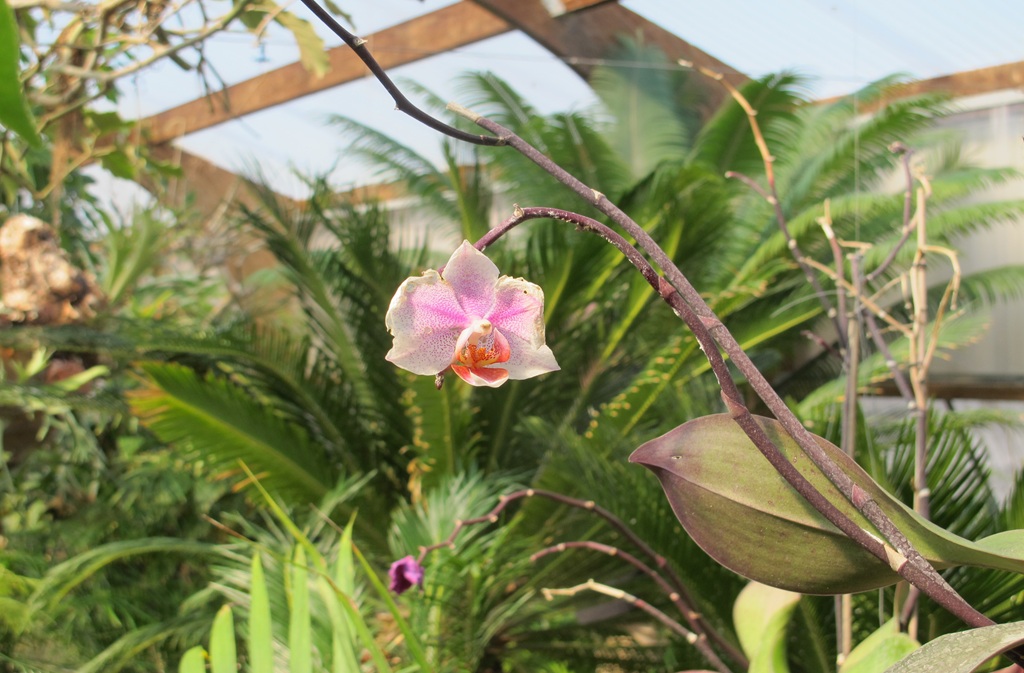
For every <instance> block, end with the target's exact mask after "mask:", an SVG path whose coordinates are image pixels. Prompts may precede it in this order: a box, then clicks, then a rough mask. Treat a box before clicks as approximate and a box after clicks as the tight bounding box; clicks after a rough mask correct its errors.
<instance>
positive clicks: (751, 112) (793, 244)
mask: <svg viewBox="0 0 1024 673" xmlns="http://www.w3.org/2000/svg"><path fill="white" fill-rule="evenodd" d="M679 64H680V65H682V66H684V67H687V68H692V67H694V65H693V64H692V63H690V62H689V61H679ZM696 70H697V72H699V73H701V74H702V75H704V76H706V77H708V78H710V79H712V80H714V81H716V82H718V83H719V84H721V85H722V86H723V87H724V88H725V90H726V91H728V92H729V95H730V96H732V98H733V100H735V101H736V103H737V104H738V105H739V106H740V107H741V108H742V109H743V112H744V113H745V114H746V115H747V121H748V123H749V124H750V132H751V133H752V134H753V136H754V144H755V145H757V151H758V152H759V153H760V154H761V161H762V162H763V163H764V176H765V181H766V182H767V183H768V189H767V190H763V189H757V190H756V191H757V193H758V194H760V195H761V196H762V197H763V198H764V199H765V200H766V201H767V202H768V204H769V205H771V206H772V208H773V209H774V211H775V220H776V223H777V224H778V226H779V231H781V232H782V235H783V236H785V238H786V245H787V246H788V247H789V250H790V252H791V253H793V258H794V259H795V260H796V263H797V264H798V265H799V266H800V270H801V271H803V272H804V277H806V278H807V282H808V283H810V285H811V287H812V288H813V289H814V294H815V295H816V296H817V297H818V301H819V302H821V305H822V306H823V307H824V309H825V313H826V315H828V317H829V318H830V319H831V320H832V321H833V323H834V324H835V328H836V335H837V339H838V340H839V345H840V348H841V349H845V348H846V331H845V330H844V329H842V327H841V325H840V324H839V321H838V313H837V311H836V309H835V307H834V306H832V302H831V301H829V298H828V295H827V294H826V293H825V289H824V288H823V287H822V286H821V283H820V282H819V281H818V277H817V276H816V275H815V274H814V272H813V271H811V267H810V265H808V263H807V260H808V257H807V256H806V255H804V253H803V250H801V249H800V245H799V244H798V243H797V241H796V239H795V238H794V237H793V235H792V234H791V233H790V231H789V225H788V224H787V222H786V214H785V213H783V212H782V202H781V201H780V200H779V192H778V189H777V188H776V185H775V157H774V156H773V155H772V153H771V151H770V150H769V149H768V141H767V140H765V137H764V133H762V132H761V125H760V124H759V123H758V121H757V110H755V109H754V106H752V105H751V104H750V101H748V100H747V97H746V96H744V95H743V93H742V92H740V90H739V89H737V88H736V87H735V86H733V84H732V83H731V82H730V81H729V80H727V79H726V78H725V76H724V75H723V74H722V73H720V72H715V71H714V70H711V69H710V68H705V67H703V66H700V67H697V68H696ZM726 177H737V178H740V179H741V180H743V182H745V183H746V184H748V185H750V186H754V185H756V184H757V183H756V182H755V181H754V180H751V179H750V178H746V179H744V178H745V177H746V176H741V174H740V173H731V174H730V173H726Z"/></svg>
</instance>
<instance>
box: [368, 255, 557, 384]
mask: <svg viewBox="0 0 1024 673" xmlns="http://www.w3.org/2000/svg"><path fill="white" fill-rule="evenodd" d="M441 268H442V270H441V272H438V271H434V270H429V271H426V272H425V273H424V274H423V275H421V276H415V277H413V278H408V279H406V280H405V282H403V283H402V285H401V286H400V287H399V288H398V291H397V292H396V293H395V296H394V298H393V299H392V300H391V305H390V307H389V308H388V312H387V316H386V318H385V324H386V325H387V328H388V330H389V331H390V332H391V334H392V336H393V337H394V343H393V346H392V348H391V351H390V352H389V353H388V355H387V359H388V360H389V361H390V362H393V363H395V364H396V365H398V366H399V367H402V368H403V369H407V370H409V371H411V372H413V373H416V374H422V375H428V376H437V375H438V374H441V373H443V372H445V371H447V370H448V369H449V368H451V371H453V372H454V373H455V374H456V375H457V376H459V378H461V379H463V380H464V381H466V382H467V383H469V384H471V385H476V386H488V387H497V386H500V385H502V384H503V383H504V382H505V381H507V380H509V379H526V378H530V377H533V376H538V375H540V374H544V373H547V372H551V371H556V370H557V369H558V363H557V362H556V361H555V357H554V354H553V353H552V352H551V349H550V348H549V347H548V346H547V345H546V344H545V339H544V292H543V290H541V288H540V287H538V286H537V285H535V284H533V283H530V282H528V281H526V280H523V279H522V278H510V277H509V276H499V274H498V268H497V267H496V266H495V265H494V263H493V262H492V261H491V260H490V259H488V258H487V257H486V256H485V255H484V254H483V253H481V252H480V251H478V250H477V249H476V248H474V247H473V246H472V245H471V244H470V243H469V242H468V241H466V242H464V243H463V244H462V245H461V246H459V248H458V249H456V251H455V252H454V253H453V254H452V256H451V258H450V259H449V260H448V263H447V264H445V265H444V266H443V267H441Z"/></svg>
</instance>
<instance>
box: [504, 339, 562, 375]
mask: <svg viewBox="0 0 1024 673" xmlns="http://www.w3.org/2000/svg"><path fill="white" fill-rule="evenodd" d="M506 338H507V339H508V345H509V350H510V351H511V356H510V357H509V359H508V361H507V362H502V363H501V366H502V367H504V368H505V369H507V370H508V377H509V378H510V379H513V380H517V379H529V378H533V377H534V376H540V375H541V374H547V373H548V372H557V371H558V370H559V369H561V367H559V366H558V362H556V361H555V354H554V353H552V352H551V349H550V348H548V347H547V346H545V345H544V344H543V343H542V344H541V345H540V346H535V345H534V344H532V343H530V342H528V341H526V340H524V339H521V338H520V337H519V336H517V335H515V334H509V335H508V337H506Z"/></svg>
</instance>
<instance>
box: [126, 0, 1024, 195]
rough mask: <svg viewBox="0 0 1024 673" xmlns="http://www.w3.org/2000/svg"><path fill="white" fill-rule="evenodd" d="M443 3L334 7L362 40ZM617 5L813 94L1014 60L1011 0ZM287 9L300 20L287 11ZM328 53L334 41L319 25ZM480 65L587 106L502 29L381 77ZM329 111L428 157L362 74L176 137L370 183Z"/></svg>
mask: <svg viewBox="0 0 1024 673" xmlns="http://www.w3.org/2000/svg"><path fill="white" fill-rule="evenodd" d="M454 2H455V0H426V1H425V2H419V1H418V0H339V4H340V5H341V7H342V8H343V9H345V10H346V11H348V12H349V13H350V14H351V15H352V18H353V20H354V23H355V31H356V32H357V34H362V35H366V34H369V33H372V32H375V31H378V30H381V29H383V28H387V27H388V26H391V25H395V24H397V23H400V22H402V21H404V20H407V19H410V18H413V17H415V16H417V15H419V14H423V13H426V12H430V11H434V10H437V9H439V8H441V7H443V6H445V5H449V4H453V3H454ZM623 4H624V5H625V6H626V7H628V8H630V9H632V10H633V11H635V12H637V13H639V14H641V15H642V16H644V17H646V18H648V19H650V20H651V21H653V22H655V23H657V24H659V25H661V26H662V27H663V28H665V29H667V30H670V31H672V32H674V33H676V34H677V35H679V36H680V37H682V38H683V39H685V40H687V41H689V42H691V43H692V44H694V45H696V46H698V47H700V48H701V49H703V50H704V51H706V52H708V53H710V54H712V55H714V56H715V57H717V58H719V59H720V60H722V61H724V62H726V63H728V64H730V65H732V66H733V67H735V68H737V69H739V70H740V71H742V72H745V73H746V74H748V75H751V76H755V77H756V76H759V75H763V74H766V73H769V72H774V71H778V70H782V69H794V70H797V71H799V72H800V73H802V74H805V75H808V76H811V77H812V78H814V84H813V93H814V95H815V96H818V97H828V96H834V95H839V94H843V93H848V92H851V91H853V90H855V89H857V88H859V87H860V86H862V85H864V84H866V83H868V82H870V81H873V80H875V79H878V78H880V77H883V76H885V75H888V74H892V73H895V72H901V73H906V74H909V75H911V76H913V77H916V78H928V77H934V76H937V75H941V74H947V73H950V72H957V71H962V70H971V69H975V68H980V67H985V66H990V65H997V64H1000V63H1008V62H1013V61H1021V60H1024V2H1022V1H1021V0H974V1H972V2H967V0H931V1H929V2H924V1H922V0H888V1H887V2H885V3H883V2H881V1H880V0H833V1H827V0H826V1H822V0H774V1H773V2H763V1H760V0H722V1H719V0H624V1H623ZM290 8H291V10H292V11H293V12H295V13H296V14H297V15H299V16H302V17H303V18H309V19H312V16H311V15H310V14H309V13H308V11H307V10H306V9H305V8H304V7H302V6H301V5H300V4H299V3H294V4H292V5H291V6H290ZM319 32H320V33H321V34H322V35H323V36H324V38H325V41H326V42H327V44H328V46H334V45H336V44H339V43H340V40H338V39H337V38H335V37H334V36H333V35H330V34H329V32H328V31H327V30H326V29H325V28H323V27H320V28H319ZM297 55H298V52H297V49H296V48H295V47H294V45H293V44H292V43H291V40H290V36H289V35H287V34H284V33H281V32H277V33H273V34H271V35H270V36H269V38H268V39H267V40H265V41H264V43H263V45H262V46H258V45H257V44H256V43H255V41H254V39H253V38H252V36H251V35H249V34H245V33H233V34H224V35H220V36H218V37H216V38H214V39H213V40H212V41H211V42H210V43H209V44H208V46H207V57H208V59H209V60H210V62H211V63H213V64H214V65H215V67H216V68H217V71H218V73H219V74H220V76H221V77H222V78H223V79H224V80H225V81H226V82H227V83H229V84H230V83H235V82H239V81H242V80H245V79H247V78H249V77H253V76H255V75H257V74H260V73H261V72H265V71H268V70H272V69H274V68H278V67H281V66H283V65H286V64H288V63H290V62H292V61H294V60H296V59H297ZM484 69H487V70H493V71H494V72H496V73H497V74H498V75H499V76H501V77H502V78H504V79H506V80H508V81H509V82H510V83H511V84H512V85H513V86H514V87H515V88H516V89H517V90H519V91H520V92H521V93H523V94H524V95H525V96H526V97H527V99H528V100H530V101H531V103H533V104H534V105H536V106H537V107H538V108H539V109H541V111H545V112H553V111H556V110H565V109H569V108H580V107H585V106H587V105H590V104H592V102H593V100H594V98H593V95H592V94H591V92H590V90H589V88H588V87H587V86H586V85H585V84H584V83H583V82H582V81H581V80H580V79H579V78H578V77H577V76H576V75H575V74H574V73H572V71H571V70H569V68H568V67H566V66H565V65H564V64H562V63H561V62H559V61H558V60H556V59H555V58H554V57H553V56H551V55H550V54H549V53H548V52H547V51H546V50H544V49H542V48H541V47H539V46H538V45H536V44H535V43H534V42H532V41H531V40H530V39H529V38H527V37H525V36H523V35H520V34H507V35H503V36H500V37H497V38H493V39H490V40H486V41H484V42H479V43H477V44H473V45H469V46H467V47H464V48H462V49H460V50H458V51H457V52H451V53H448V54H444V55H441V56H436V57H432V58H430V59H426V60H424V61H420V62H418V63H415V64H411V65H408V66H404V67H401V68H396V69H394V70H393V71H391V74H392V76H393V77H395V78H408V79H412V80H415V81H417V82H419V83H421V84H423V85H425V86H427V87H428V88H430V89H431V90H433V91H435V92H437V93H439V94H440V95H442V96H443V97H445V98H448V99H457V98H458V92H457V88H456V84H455V83H456V80H457V78H458V76H459V75H460V74H461V73H464V72H466V71H468V70H484ZM122 89H123V93H124V95H123V99H122V102H121V111H122V114H124V115H125V116H126V117H130V118H141V117H145V116H147V115H150V114H153V113H155V112H159V111H161V110H165V109H168V108H170V107H173V106H175V105H179V104H181V103H184V102H187V101H189V100H192V99H194V98H197V97H199V96H201V95H202V93H203V91H202V88H201V87H200V84H199V82H198V81H197V79H196V77H195V75H194V74H190V73H185V72H183V71H181V70H179V69H177V68H176V67H175V66H174V65H173V64H171V63H164V64H161V65H159V66H158V67H156V68H152V69H151V70H148V71H146V72H145V73H143V74H142V75H140V76H139V77H137V78H135V79H134V80H132V81H130V82H126V83H124V85H123V87H122ZM331 114H343V115H347V116H350V117H353V118H356V119H357V120H359V121H362V122H364V123H369V124H373V125H374V126H376V127H378V128H380V129H381V130H383V131H384V132H386V133H388V134H390V135H392V136H394V137H396V138H398V139H399V140H401V141H402V142H404V143H406V144H409V145H412V146H414V147H415V148H416V149H418V150H419V151H421V152H422V153H424V154H427V155H428V156H437V154H438V153H437V147H438V144H439V141H438V138H437V137H436V135H434V134H433V132H431V131H429V130H428V129H426V128H424V127H422V126H420V125H418V124H416V123H415V122H413V121H412V120H410V119H409V118H407V117H406V116H405V115H402V114H401V113H398V112H395V111H394V110H393V103H392V101H391V99H390V98H389V97H388V96H387V94H386V93H385V92H384V91H383V89H382V88H381V87H380V85H379V84H378V83H377V82H375V81H374V80H371V79H365V80H361V81H359V82H354V83H352V84H348V85H345V86H343V87H338V88H335V89H332V90H330V91H326V92H322V93H319V94H314V95H312V96H308V97H306V98H304V99H301V100H298V101H293V102H291V103H289V104H287V105H283V106H278V107H276V108H272V109H270V110H267V111H264V112H261V113H257V114H253V115H249V116H247V117H245V118H244V119H243V120H240V121H233V122H228V123H225V124H221V125H219V126H217V127H214V128H211V129H208V130H206V131H202V132H199V133H195V134H192V135H189V136H187V137H186V138H184V139H182V140H180V141H179V144H180V145H181V146H182V147H184V148H185V149H187V150H188V151H190V152H193V153H195V154H198V155H200V156H203V157H205V158H207V159H209V160H211V161H214V162H215V163H217V164H218V165H221V166H223V167H225V168H228V169H230V170H234V171H243V170H244V169H245V168H246V167H250V166H253V165H259V166H260V167H261V169H262V170H264V171H265V172H266V173H267V174H269V175H272V176H277V180H278V181H279V183H278V185H277V187H278V188H279V189H280V190H281V191H283V192H285V193H290V194H293V195H296V196H298V195H301V193H302V187H301V186H300V184H299V183H298V181H297V180H294V179H292V178H291V177H289V172H290V170H291V169H292V168H294V169H297V170H299V171H303V172H322V171H326V170H328V169H330V168H331V167H334V168H335V172H334V177H335V180H336V181H337V182H338V183H339V184H347V183H367V182H373V181H374V179H373V176H372V175H370V174H368V173H367V172H366V169H365V167H362V166H359V165H358V164H356V163H355V162H349V161H346V160H345V157H344V149H345V146H346V144H347V141H346V140H345V139H344V138H343V137H341V136H340V135H339V134H338V132H337V131H335V130H334V129H332V128H330V127H326V126H325V125H324V123H323V122H324V119H325V118H326V117H327V116H328V115H331Z"/></svg>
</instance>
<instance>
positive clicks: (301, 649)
mask: <svg viewBox="0 0 1024 673" xmlns="http://www.w3.org/2000/svg"><path fill="white" fill-rule="evenodd" d="M291 580H292V581H291V587H292V591H291V615H290V616H289V618H288V650H289V651H290V652H291V660H290V666H289V669H288V670H289V671H290V672H291V673H312V671H313V659H312V655H313V652H312V651H313V636H312V629H311V627H310V623H309V569H308V568H307V567H306V552H305V550H304V549H303V548H302V546H301V545H299V546H297V547H296V548H295V561H294V563H293V565H292V575H291Z"/></svg>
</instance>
